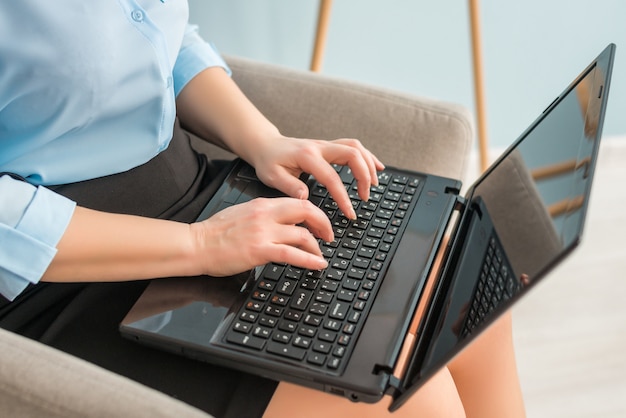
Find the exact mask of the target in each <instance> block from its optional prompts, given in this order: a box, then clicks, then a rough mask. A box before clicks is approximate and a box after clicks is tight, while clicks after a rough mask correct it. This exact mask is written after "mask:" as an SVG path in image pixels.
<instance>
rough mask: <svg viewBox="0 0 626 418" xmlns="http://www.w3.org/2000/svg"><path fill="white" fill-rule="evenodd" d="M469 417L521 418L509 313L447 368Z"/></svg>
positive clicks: (523, 412) (521, 407)
mask: <svg viewBox="0 0 626 418" xmlns="http://www.w3.org/2000/svg"><path fill="white" fill-rule="evenodd" d="M448 367H449V369H450V372H451V373H452V377H453V379H454V381H455V383H456V385H457V387H458V390H459V394H460V396H461V400H462V401H463V405H464V407H465V411H466V412H467V416H468V417H480V418H489V417H512V418H513V417H524V416H525V408H524V400H523V398H522V390H521V386H520V382H519V377H518V373H517V364H516V361H515V351H514V347H513V332H512V318H511V314H510V313H507V314H505V315H504V316H503V317H502V318H500V319H499V320H497V321H496V322H495V323H494V324H493V325H492V326H491V327H489V328H488V329H487V330H486V331H485V332H484V333H483V334H481V335H480V336H479V337H478V338H477V339H476V341H474V342H473V343H471V344H470V345H469V346H468V347H467V348H466V349H465V350H463V351H462V352H461V353H460V354H459V355H458V356H457V357H456V358H455V359H454V360H453V361H452V362H451V363H450V364H449V365H448Z"/></svg>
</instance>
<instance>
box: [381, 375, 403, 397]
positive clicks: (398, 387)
mask: <svg viewBox="0 0 626 418" xmlns="http://www.w3.org/2000/svg"><path fill="white" fill-rule="evenodd" d="M401 393H402V383H401V382H400V379H398V378H397V377H395V376H394V375H389V382H388V383H387V390H386V391H385V394H386V395H389V396H391V397H392V398H394V399H395V398H396V397H398V395H400V394H401Z"/></svg>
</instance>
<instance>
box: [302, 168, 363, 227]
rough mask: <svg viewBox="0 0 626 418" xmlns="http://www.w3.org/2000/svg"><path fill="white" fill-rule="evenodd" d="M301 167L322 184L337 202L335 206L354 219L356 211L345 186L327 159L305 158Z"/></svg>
mask: <svg viewBox="0 0 626 418" xmlns="http://www.w3.org/2000/svg"><path fill="white" fill-rule="evenodd" d="M302 166H303V167H302V168H303V170H304V171H306V172H307V173H311V174H312V175H313V177H315V180H317V181H318V182H319V183H321V184H323V185H324V187H326V190H328V193H330V195H331V196H332V198H333V199H334V200H335V202H337V206H338V207H339V209H341V211H342V212H343V213H344V214H345V215H346V216H347V217H348V218H350V219H356V213H355V212H354V208H353V207H352V200H350V196H348V192H347V191H346V186H345V185H344V184H343V181H342V180H341V177H339V174H337V171H335V169H334V168H333V167H332V166H331V165H330V164H329V163H328V162H327V160H325V159H323V158H320V159H311V158H307V159H305V161H304V162H303V163H302Z"/></svg>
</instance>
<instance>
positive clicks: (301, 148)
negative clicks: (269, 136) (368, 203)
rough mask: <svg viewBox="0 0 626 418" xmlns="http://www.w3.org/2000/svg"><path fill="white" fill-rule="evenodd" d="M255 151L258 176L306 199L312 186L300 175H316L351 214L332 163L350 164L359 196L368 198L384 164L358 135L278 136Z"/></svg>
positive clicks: (345, 195)
mask: <svg viewBox="0 0 626 418" xmlns="http://www.w3.org/2000/svg"><path fill="white" fill-rule="evenodd" d="M260 148H261V149H260V150H257V151H258V152H256V153H255V155H254V161H251V163H252V165H253V166H254V167H255V169H256V173H257V176H258V177H259V178H260V179H261V181H263V183H265V184H267V185H268V186H270V187H273V188H275V189H278V190H280V191H282V192H283V193H285V194H287V195H289V196H291V197H295V198H298V199H307V198H308V195H309V189H308V188H307V186H306V184H304V183H303V182H302V181H301V180H300V179H299V177H300V175H301V174H302V173H308V174H311V175H313V177H315V179H316V180H317V181H318V182H320V183H321V184H323V185H324V186H326V189H328V192H329V193H330V195H331V196H332V197H333V199H334V200H335V201H336V202H337V205H338V207H339V209H340V210H341V211H342V212H343V213H344V214H345V215H346V216H347V217H349V218H352V219H355V218H356V214H355V212H354V208H353V207H352V202H351V201H350V198H349V196H348V193H347V191H346V189H345V186H344V184H343V182H342V181H341V178H340V177H339V174H337V172H336V171H335V169H334V168H333V167H332V166H331V164H339V165H347V166H349V167H350V169H351V170H352V174H353V175H354V177H355V178H356V180H357V188H358V194H359V197H360V198H361V199H363V200H368V199H369V195H370V187H371V186H372V185H378V175H377V171H379V170H382V169H383V168H384V165H383V164H382V163H381V162H380V161H379V160H378V158H376V156H374V154H372V153H371V152H370V151H369V150H367V149H366V148H365V147H364V146H363V144H361V142H360V141H359V140H357V139H348V138H342V139H336V140H334V141H323V140H312V139H299V138H288V137H284V136H281V137H278V138H276V139H274V140H273V141H270V142H269V143H266V144H265V146H264V147H260Z"/></svg>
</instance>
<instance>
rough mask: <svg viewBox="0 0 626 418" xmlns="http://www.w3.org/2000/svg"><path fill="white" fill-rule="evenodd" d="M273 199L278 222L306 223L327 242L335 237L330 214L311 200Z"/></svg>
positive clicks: (287, 223)
mask: <svg viewBox="0 0 626 418" xmlns="http://www.w3.org/2000/svg"><path fill="white" fill-rule="evenodd" d="M344 191H345V190H344ZM271 201H272V203H273V204H274V210H275V214H274V219H275V220H276V222H279V223H281V224H285V225H296V224H304V225H306V227H307V228H308V229H309V230H310V231H311V232H312V233H313V234H314V235H315V236H316V237H318V238H321V239H323V240H324V241H327V242H330V241H332V240H333V239H334V233H333V228H332V225H331V223H330V220H329V219H328V216H326V214H325V213H324V211H322V210H321V209H320V208H318V207H317V206H315V205H314V204H313V203H311V202H310V201H308V200H298V199H291V198H278V199H271Z"/></svg>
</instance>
